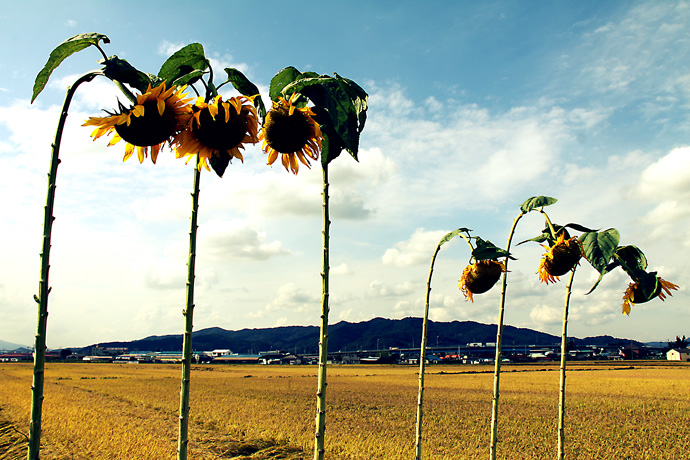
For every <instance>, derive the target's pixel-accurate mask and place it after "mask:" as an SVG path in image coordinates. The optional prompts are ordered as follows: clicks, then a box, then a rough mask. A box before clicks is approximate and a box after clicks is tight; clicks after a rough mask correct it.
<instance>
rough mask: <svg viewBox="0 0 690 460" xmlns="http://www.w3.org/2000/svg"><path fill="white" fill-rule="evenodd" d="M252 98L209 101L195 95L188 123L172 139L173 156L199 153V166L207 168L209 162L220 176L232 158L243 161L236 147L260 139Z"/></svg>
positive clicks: (240, 147)
mask: <svg viewBox="0 0 690 460" xmlns="http://www.w3.org/2000/svg"><path fill="white" fill-rule="evenodd" d="M254 97H256V96H252V97H245V96H237V97H232V98H230V99H228V100H226V101H223V98H222V97H221V96H216V97H215V98H214V99H213V101H211V103H210V104H207V103H206V102H204V99H203V98H201V97H200V98H198V99H197V101H196V103H195V104H194V106H193V108H192V110H193V112H194V115H192V117H191V119H190V121H189V125H188V126H187V128H186V129H185V130H184V131H182V132H181V133H179V134H178V135H177V136H175V138H174V140H173V142H172V143H173V145H174V146H175V151H176V157H177V158H182V157H185V156H188V157H190V158H191V157H192V156H194V155H199V162H198V168H199V169H201V168H202V166H203V167H205V168H206V169H207V170H209V171H210V168H209V164H208V163H209V162H210V163H211V166H212V167H213V169H214V170H215V171H216V173H217V174H218V175H219V176H222V175H223V172H224V171H225V168H226V167H227V165H228V163H229V162H230V160H232V159H233V158H239V159H240V161H242V162H243V161H244V158H243V157H242V154H241V153H240V150H239V149H244V145H243V144H245V143H251V144H256V143H257V142H259V138H258V137H257V131H258V125H259V123H258V121H257V119H258V117H257V115H256V108H254V105H253V101H254ZM190 158H188V159H187V161H189V159H190Z"/></svg>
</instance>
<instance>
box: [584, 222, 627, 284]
mask: <svg viewBox="0 0 690 460" xmlns="http://www.w3.org/2000/svg"><path fill="white" fill-rule="evenodd" d="M620 238H621V237H620V233H618V230H616V229H615V228H610V229H608V230H604V231H603V232H586V233H583V234H582V235H580V238H579V240H580V243H582V249H583V251H584V253H585V258H586V259H587V261H588V262H589V263H590V264H591V265H592V267H594V269H595V270H597V271H598V272H599V273H601V274H604V273H606V271H607V266H608V264H609V261H610V260H611V258H612V257H613V255H614V254H615V253H616V248H617V247H618V242H619V241H620Z"/></svg>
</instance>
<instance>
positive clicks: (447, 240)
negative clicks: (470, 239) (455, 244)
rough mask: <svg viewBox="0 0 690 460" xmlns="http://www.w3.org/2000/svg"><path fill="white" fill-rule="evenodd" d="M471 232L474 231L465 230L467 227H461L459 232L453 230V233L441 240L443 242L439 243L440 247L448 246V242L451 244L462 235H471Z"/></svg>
mask: <svg viewBox="0 0 690 460" xmlns="http://www.w3.org/2000/svg"><path fill="white" fill-rule="evenodd" d="M471 231H472V230H470V229H469V228H465V227H461V228H459V229H457V230H453V231H452V232H450V233H447V234H446V236H444V237H443V238H441V241H439V242H438V245H439V246H443V245H444V244H446V243H447V242H449V241H450V240H452V239H453V238H455V237H456V236H458V235H459V234H461V233H469V232H471Z"/></svg>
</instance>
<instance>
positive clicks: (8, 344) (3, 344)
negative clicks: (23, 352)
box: [0, 340, 31, 350]
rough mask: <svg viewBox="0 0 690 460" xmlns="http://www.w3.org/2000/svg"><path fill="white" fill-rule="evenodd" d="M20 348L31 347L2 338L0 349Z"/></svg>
mask: <svg viewBox="0 0 690 460" xmlns="http://www.w3.org/2000/svg"><path fill="white" fill-rule="evenodd" d="M20 348H22V349H29V348H31V347H27V346H26V345H18V344H16V343H11V342H5V341H4V340H0V350H18V349H20Z"/></svg>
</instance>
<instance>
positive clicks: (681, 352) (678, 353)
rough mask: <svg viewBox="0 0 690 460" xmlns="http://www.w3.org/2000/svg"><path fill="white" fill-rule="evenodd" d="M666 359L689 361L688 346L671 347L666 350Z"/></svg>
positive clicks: (689, 350)
mask: <svg viewBox="0 0 690 460" xmlns="http://www.w3.org/2000/svg"><path fill="white" fill-rule="evenodd" d="M666 359H667V360H668V361H690V348H672V349H670V350H669V351H667V352H666Z"/></svg>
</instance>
